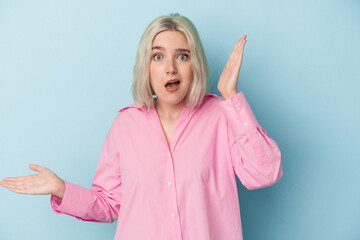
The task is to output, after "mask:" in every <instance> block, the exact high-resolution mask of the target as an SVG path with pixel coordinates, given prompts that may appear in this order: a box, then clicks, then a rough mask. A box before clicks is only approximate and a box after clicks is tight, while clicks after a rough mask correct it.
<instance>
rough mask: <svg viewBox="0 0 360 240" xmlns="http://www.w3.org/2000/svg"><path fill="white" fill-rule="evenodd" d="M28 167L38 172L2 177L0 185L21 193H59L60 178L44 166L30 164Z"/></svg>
mask: <svg viewBox="0 0 360 240" xmlns="http://www.w3.org/2000/svg"><path fill="white" fill-rule="evenodd" d="M29 168H30V169H32V170H34V171H37V172H39V173H38V174H34V175H29V176H22V177H8V178H5V179H3V180H2V181H1V182H0V185H1V186H3V187H6V188H8V189H9V190H10V191H12V192H16V193H21V194H35V195H40V194H54V195H59V194H58V192H59V186H61V181H62V179H60V178H59V177H58V176H57V175H56V174H55V173H53V172H52V171H50V170H49V169H48V168H46V167H42V166H39V165H36V164H30V165H29Z"/></svg>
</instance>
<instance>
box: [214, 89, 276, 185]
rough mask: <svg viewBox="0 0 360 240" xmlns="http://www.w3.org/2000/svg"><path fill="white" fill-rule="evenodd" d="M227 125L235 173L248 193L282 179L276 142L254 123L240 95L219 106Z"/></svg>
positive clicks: (255, 121)
mask: <svg viewBox="0 0 360 240" xmlns="http://www.w3.org/2000/svg"><path fill="white" fill-rule="evenodd" d="M220 107H221V110H222V112H223V114H224V116H225V118H226V119H227V122H228V137H229V148H230V154H231V160H232V163H233V167H234V171H235V173H236V175H237V176H238V178H239V179H240V181H241V182H242V184H243V185H244V186H245V187H246V188H247V189H250V190H252V189H258V188H264V187H268V186H270V185H273V184H275V183H276V182H277V181H279V179H280V178H281V177H282V175H283V170H282V166H281V153H280V150H279V148H278V146H277V144H276V142H275V141H274V140H273V139H271V138H270V137H269V136H268V134H267V132H266V131H265V129H263V128H262V127H261V126H260V125H259V123H258V122H257V120H256V118H255V116H254V114H253V112H252V110H251V108H250V106H249V104H248V102H247V101H246V98H245V96H244V94H243V93H242V92H240V93H237V94H235V95H233V96H232V97H230V98H229V99H227V100H224V101H222V102H220Z"/></svg>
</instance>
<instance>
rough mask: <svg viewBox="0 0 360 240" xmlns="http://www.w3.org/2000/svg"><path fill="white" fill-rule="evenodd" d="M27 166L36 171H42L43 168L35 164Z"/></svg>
mask: <svg viewBox="0 0 360 240" xmlns="http://www.w3.org/2000/svg"><path fill="white" fill-rule="evenodd" d="M29 168H30V169H31V170H34V171H37V172H42V171H43V170H45V167H42V166H40V165H37V164H29Z"/></svg>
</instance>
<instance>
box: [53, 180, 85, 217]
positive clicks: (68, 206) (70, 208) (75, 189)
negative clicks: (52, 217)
mask: <svg viewBox="0 0 360 240" xmlns="http://www.w3.org/2000/svg"><path fill="white" fill-rule="evenodd" d="M64 182H65V193H64V197H63V198H59V197H57V196H55V195H51V198H50V205H51V208H52V210H53V211H54V212H55V213H56V214H68V215H71V216H74V217H78V216H82V215H83V214H84V213H86V211H87V206H89V205H88V201H90V200H91V195H90V194H91V190H90V189H87V188H84V187H81V186H78V185H76V184H73V183H70V182H68V181H65V180H64Z"/></svg>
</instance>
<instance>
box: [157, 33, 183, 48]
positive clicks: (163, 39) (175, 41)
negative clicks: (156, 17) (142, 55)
mask: <svg viewBox="0 0 360 240" xmlns="http://www.w3.org/2000/svg"><path fill="white" fill-rule="evenodd" d="M154 46H158V47H163V48H165V49H176V48H186V49H189V44H188V42H187V40H186V37H185V35H184V34H183V33H181V32H179V31H163V32H160V33H158V34H157V35H156V36H155V37H154V40H153V42H152V47H154Z"/></svg>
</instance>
